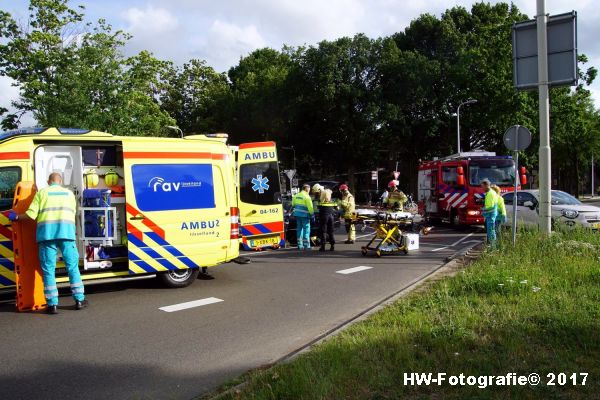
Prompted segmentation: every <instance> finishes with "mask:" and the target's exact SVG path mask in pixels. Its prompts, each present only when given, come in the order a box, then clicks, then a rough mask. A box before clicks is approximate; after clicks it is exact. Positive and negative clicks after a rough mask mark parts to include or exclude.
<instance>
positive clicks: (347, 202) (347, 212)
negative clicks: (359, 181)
mask: <svg viewBox="0 0 600 400" xmlns="http://www.w3.org/2000/svg"><path fill="white" fill-rule="evenodd" d="M340 207H342V210H344V218H345V219H350V218H352V213H354V210H355V209H356V203H355V202H354V196H352V194H351V193H348V194H347V195H346V196H345V197H342V199H341V200H340Z"/></svg>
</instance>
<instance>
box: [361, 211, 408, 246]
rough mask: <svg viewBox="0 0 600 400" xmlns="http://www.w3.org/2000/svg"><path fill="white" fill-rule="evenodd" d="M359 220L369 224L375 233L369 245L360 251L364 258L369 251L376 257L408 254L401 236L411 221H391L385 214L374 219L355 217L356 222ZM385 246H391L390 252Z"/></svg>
mask: <svg viewBox="0 0 600 400" xmlns="http://www.w3.org/2000/svg"><path fill="white" fill-rule="evenodd" d="M361 219H362V220H363V221H364V222H367V223H370V224H371V226H372V227H373V228H374V229H375V233H374V234H373V237H372V238H371V240H370V241H369V243H367V245H366V246H362V247H361V249H360V251H361V254H362V255H363V256H366V255H367V254H368V253H369V252H370V251H371V252H374V253H375V256H377V257H381V256H382V255H383V254H387V253H389V254H391V253H397V252H403V253H404V254H405V255H406V254H408V247H407V244H406V241H405V239H404V236H403V231H405V230H408V229H407V228H409V227H412V225H413V222H412V220H410V219H408V218H402V219H392V218H390V217H389V214H387V213H378V214H377V216H376V217H375V218H374V219H373V218H368V217H367V218H365V217H360V216H359V217H357V220H361ZM402 228H406V229H402ZM384 246H386V247H384ZM387 246H391V249H392V250H387V248H388V247H387Z"/></svg>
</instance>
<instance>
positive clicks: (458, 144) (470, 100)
mask: <svg viewBox="0 0 600 400" xmlns="http://www.w3.org/2000/svg"><path fill="white" fill-rule="evenodd" d="M473 103H477V100H475V99H469V100H467V101H463V102H462V103H460V104H459V105H458V108H457V109H456V140H457V142H456V149H457V150H458V151H457V152H456V153H457V154H460V107H461V106H464V105H467V104H473Z"/></svg>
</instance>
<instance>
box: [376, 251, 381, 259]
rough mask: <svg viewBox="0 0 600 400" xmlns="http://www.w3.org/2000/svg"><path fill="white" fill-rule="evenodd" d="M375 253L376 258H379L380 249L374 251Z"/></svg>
mask: <svg viewBox="0 0 600 400" xmlns="http://www.w3.org/2000/svg"><path fill="white" fill-rule="evenodd" d="M375 255H376V256H377V258H380V257H381V251H379V250H377V251H376V252H375Z"/></svg>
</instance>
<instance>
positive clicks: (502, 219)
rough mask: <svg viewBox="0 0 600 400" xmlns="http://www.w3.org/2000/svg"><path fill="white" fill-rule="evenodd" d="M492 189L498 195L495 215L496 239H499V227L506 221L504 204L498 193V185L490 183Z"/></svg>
mask: <svg viewBox="0 0 600 400" xmlns="http://www.w3.org/2000/svg"><path fill="white" fill-rule="evenodd" d="M492 190H493V191H494V192H496V194H497V195H498V216H497V217H496V239H498V240H500V237H501V236H500V232H501V231H500V228H501V227H502V224H503V223H505V222H506V219H507V218H506V206H505V205H504V197H502V196H501V195H500V187H499V186H498V185H492Z"/></svg>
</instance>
